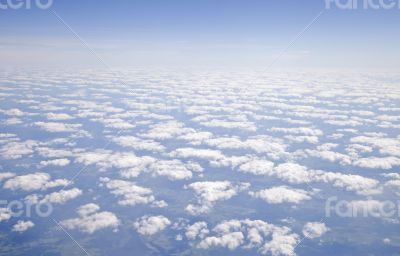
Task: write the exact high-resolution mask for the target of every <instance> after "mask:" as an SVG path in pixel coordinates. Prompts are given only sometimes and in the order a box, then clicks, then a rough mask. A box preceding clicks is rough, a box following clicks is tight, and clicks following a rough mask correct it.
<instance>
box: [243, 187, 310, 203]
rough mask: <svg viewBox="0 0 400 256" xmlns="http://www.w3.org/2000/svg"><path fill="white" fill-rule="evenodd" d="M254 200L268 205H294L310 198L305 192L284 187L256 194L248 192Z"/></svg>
mask: <svg viewBox="0 0 400 256" xmlns="http://www.w3.org/2000/svg"><path fill="white" fill-rule="evenodd" d="M249 194H250V195H251V196H252V197H254V198H260V199H262V200H264V201H265V202H267V203H269V204H281V203H294V204H299V203H301V202H302V201H306V200H310V199H311V196H310V193H308V192H307V191H305V190H302V189H292V188H288V187H285V186H280V187H273V188H270V189H264V190H260V191H257V192H249Z"/></svg>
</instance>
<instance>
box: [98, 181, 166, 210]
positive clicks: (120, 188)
mask: <svg viewBox="0 0 400 256" xmlns="http://www.w3.org/2000/svg"><path fill="white" fill-rule="evenodd" d="M100 182H101V184H102V185H104V186H106V188H108V189H109V190H110V192H111V194H113V195H115V196H117V197H119V198H120V199H119V200H118V204H120V205H124V206H127V205H130V206H134V205H137V204H153V205H154V206H156V207H160V206H161V207H163V206H165V205H166V204H165V202H164V203H162V201H161V202H160V201H156V200H155V197H154V195H153V191H152V190H151V189H149V188H145V187H140V186H138V185H136V184H135V183H133V182H129V181H124V180H112V179H109V178H100Z"/></svg>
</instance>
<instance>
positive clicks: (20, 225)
mask: <svg viewBox="0 0 400 256" xmlns="http://www.w3.org/2000/svg"><path fill="white" fill-rule="evenodd" d="M34 226H35V224H34V223H33V222H32V221H29V220H28V221H22V220H19V221H18V222H17V223H16V224H15V225H14V226H13V227H12V231H13V232H19V233H23V232H25V231H27V230H28V229H30V228H33V227H34Z"/></svg>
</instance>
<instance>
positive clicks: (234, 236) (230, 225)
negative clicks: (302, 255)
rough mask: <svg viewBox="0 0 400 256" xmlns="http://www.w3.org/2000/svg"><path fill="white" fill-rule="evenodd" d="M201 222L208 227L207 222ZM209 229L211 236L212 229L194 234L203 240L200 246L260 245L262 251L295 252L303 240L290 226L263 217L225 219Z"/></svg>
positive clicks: (231, 248) (230, 248) (207, 247)
mask: <svg viewBox="0 0 400 256" xmlns="http://www.w3.org/2000/svg"><path fill="white" fill-rule="evenodd" d="M199 226H202V227H204V224H202V225H199ZM194 233H196V232H194ZM209 233H210V234H211V235H210V236H206V235H207V234H208V232H204V233H203V237H201V236H198V235H197V236H191V237H192V238H193V239H197V240H200V241H199V242H198V244H197V246H196V247H197V248H200V249H209V248H213V247H223V248H228V249H229V250H235V249H237V248H242V249H251V248H257V249H258V251H260V252H261V253H262V254H269V255H274V256H278V255H287V256H293V255H295V252H294V250H295V247H296V245H297V243H298V242H299V237H298V235H297V234H294V233H292V232H291V230H290V229H289V228H287V227H280V226H276V225H273V224H269V223H267V222H264V221H262V220H250V219H245V220H236V219H233V220H225V221H222V222H220V223H218V224H217V225H216V226H215V227H214V228H213V229H212V233H211V232H209ZM196 234H198V232H197V233H196Z"/></svg>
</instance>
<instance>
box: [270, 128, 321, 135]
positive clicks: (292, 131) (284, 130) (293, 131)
mask: <svg viewBox="0 0 400 256" xmlns="http://www.w3.org/2000/svg"><path fill="white" fill-rule="evenodd" d="M269 131H271V132H282V133H289V134H303V135H308V136H322V135H323V134H324V133H323V132H322V131H321V130H319V129H314V128H309V127H297V128H278V127H273V128H270V129H269Z"/></svg>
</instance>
